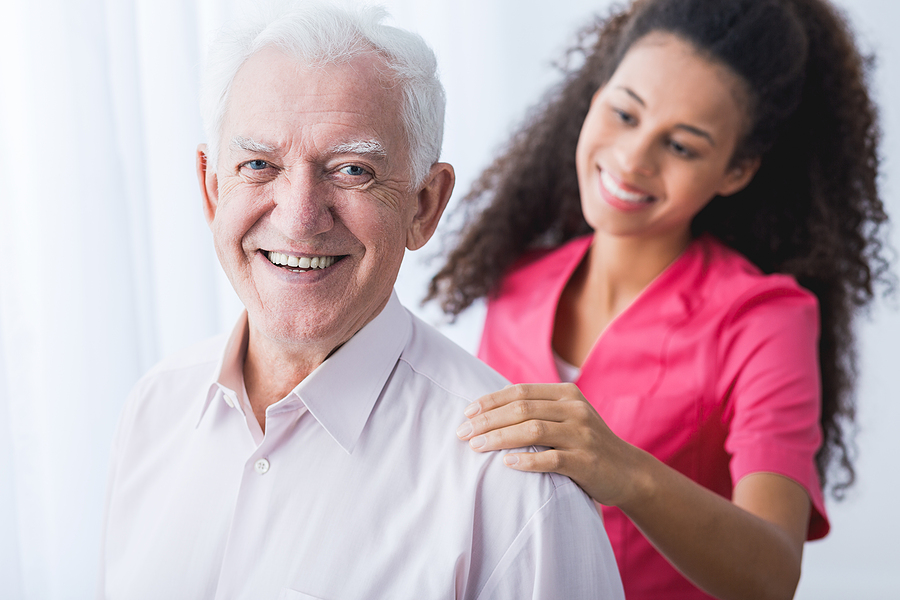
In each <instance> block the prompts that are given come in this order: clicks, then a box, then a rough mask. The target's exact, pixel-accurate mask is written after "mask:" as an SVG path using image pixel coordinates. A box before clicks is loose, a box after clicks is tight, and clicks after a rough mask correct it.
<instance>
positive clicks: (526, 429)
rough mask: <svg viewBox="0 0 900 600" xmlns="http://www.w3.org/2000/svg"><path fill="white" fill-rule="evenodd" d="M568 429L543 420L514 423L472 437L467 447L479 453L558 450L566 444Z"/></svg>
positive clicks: (568, 436) (559, 424) (560, 424)
mask: <svg viewBox="0 0 900 600" xmlns="http://www.w3.org/2000/svg"><path fill="white" fill-rule="evenodd" d="M568 429H569V428H568V427H566V426H565V425H563V424H562V423H556V422H553V421H543V420H531V421H525V422H524V423H516V424H514V425H509V426H507V427H501V428H499V429H492V430H491V431H488V432H486V433H481V434H477V435H473V436H471V437H470V439H469V446H471V447H472V449H473V450H477V451H479V452H489V451H491V450H509V449H511V448H522V447H524V446H551V447H554V448H558V447H561V446H564V445H565V444H566V441H567V438H570V437H571V436H570V435H569V434H568V433H567V432H568Z"/></svg>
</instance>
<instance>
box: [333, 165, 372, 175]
mask: <svg viewBox="0 0 900 600" xmlns="http://www.w3.org/2000/svg"><path fill="white" fill-rule="evenodd" d="M339 170H340V172H341V173H343V174H344V175H349V176H351V177H361V176H362V175H365V174H366V170H365V169H363V168H362V167H360V166H359V165H347V166H346V167H341V168H340V169H339Z"/></svg>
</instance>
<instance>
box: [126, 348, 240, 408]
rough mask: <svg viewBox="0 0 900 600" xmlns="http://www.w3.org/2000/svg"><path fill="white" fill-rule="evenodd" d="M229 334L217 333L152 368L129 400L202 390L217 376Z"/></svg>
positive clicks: (166, 358) (167, 357) (168, 357)
mask: <svg viewBox="0 0 900 600" xmlns="http://www.w3.org/2000/svg"><path fill="white" fill-rule="evenodd" d="M227 340H228V336H227V335H224V334H223V335H218V336H215V337H212V338H208V339H206V340H203V341H201V342H198V343H195V344H193V345H191V346H189V347H187V348H184V349H182V350H179V351H177V352H174V353H172V354H170V355H168V356H166V357H165V358H163V359H162V360H160V361H159V362H158V363H156V364H155V365H154V366H153V367H151V368H150V370H148V371H147V372H146V373H145V374H144V375H143V376H142V377H141V378H140V379H139V380H138V382H137V383H136V384H135V386H134V388H133V390H132V393H131V398H130V401H132V402H136V401H138V402H139V401H141V400H142V399H145V398H146V397H147V396H150V395H154V396H157V395H160V393H162V394H161V395H163V396H167V397H173V392H176V391H178V392H181V393H182V394H183V393H184V392H186V391H188V390H202V389H203V388H204V387H208V386H209V385H210V384H211V383H212V382H213V378H214V377H215V373H216V368H217V367H218V365H219V364H221V360H222V352H223V351H224V348H225V344H226V342H227Z"/></svg>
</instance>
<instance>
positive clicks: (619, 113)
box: [613, 108, 634, 125]
mask: <svg viewBox="0 0 900 600" xmlns="http://www.w3.org/2000/svg"><path fill="white" fill-rule="evenodd" d="M613 112H614V113H615V114H616V117H617V118H618V119H619V120H620V121H622V122H623V123H625V124H627V125H631V124H632V123H634V117H633V116H631V115H630V114H629V113H627V112H625V111H624V110H620V109H618V108H614V109H613Z"/></svg>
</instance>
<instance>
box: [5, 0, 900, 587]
mask: <svg viewBox="0 0 900 600" xmlns="http://www.w3.org/2000/svg"><path fill="white" fill-rule="evenodd" d="M239 4H240V5H241V8H240V10H244V9H245V8H244V5H245V4H246V3H245V2H241V3H239V2H237V0H40V1H36V2H15V1H14V0H0V598H4V599H6V598H8V599H11V600H17V599H20V598H21V599H28V600H32V599H35V600H37V599H40V600H44V599H48V600H49V599H53V600H56V599H59V600H71V599H80V598H92V597H94V595H95V583H96V582H95V579H96V572H97V559H98V548H99V531H100V521H101V513H102V505H103V495H104V486H105V477H106V468H107V458H108V449H109V444H110V441H111V438H112V434H113V429H114V427H115V423H116V420H117V417H118V414H119V411H120V410H121V407H122V403H123V401H124V398H125V395H126V394H127V392H128V390H129V389H130V387H131V386H132V385H133V383H134V382H135V381H136V380H137V378H138V377H139V376H140V375H141V373H142V372H144V371H145V370H146V369H148V368H149V367H150V366H151V365H152V364H153V363H154V362H156V361H157V360H158V359H159V358H160V357H162V356H163V355H165V354H168V353H170V352H172V351H174V350H177V349H179V348H181V347H184V346H186V345H188V344H190V343H192V342H194V341H197V340H199V339H202V338H204V337H207V336H209V335H212V334H214V333H218V332H220V331H222V330H224V329H226V328H228V327H230V326H231V324H232V323H233V320H234V318H235V316H236V315H237V313H238V311H239V309H240V306H239V304H238V302H237V300H236V298H235V297H234V294H233V293H232V292H231V289H230V287H229V285H228V283H227V281H226V280H225V278H224V276H223V275H221V272H220V269H219V267H218V264H217V262H216V259H215V256H214V253H213V250H212V245H211V240H210V236H209V233H208V230H207V227H206V224H205V223H204V222H203V218H202V214H201V212H200V205H199V196H198V194H197V182H196V178H195V175H194V150H195V148H196V145H197V143H198V142H200V141H202V137H203V136H202V131H201V124H200V117H199V113H198V110H197V85H198V73H199V69H200V65H201V64H202V59H203V48H204V47H205V45H206V43H207V41H208V39H209V37H210V35H211V33H212V32H213V31H214V30H215V29H216V28H217V27H218V26H219V25H220V24H221V23H222V22H223V21H224V20H226V19H230V18H233V17H235V16H236V15H238V14H239V13H238V10H239V7H238V5H239ZM384 4H386V5H387V6H388V8H389V9H390V10H391V12H392V13H393V14H394V15H395V17H396V19H395V20H396V22H397V23H398V24H399V25H401V26H404V27H407V28H410V29H413V30H416V31H418V32H420V33H421V34H422V35H423V37H425V39H426V40H428V41H429V43H431V44H432V45H433V46H434V47H435V49H436V51H437V53H438V58H439V61H440V64H441V68H442V73H443V80H444V82H445V85H446V87H447V92H448V98H449V104H448V118H447V134H446V138H445V152H444V155H445V159H446V160H448V161H450V162H452V163H453V164H454V165H455V166H456V168H457V174H458V177H459V183H458V187H457V195H460V194H461V193H462V192H463V191H465V189H466V187H467V185H468V184H469V183H470V182H471V181H472V179H473V177H474V176H475V175H476V174H477V171H478V169H479V168H481V167H483V166H484V165H485V164H487V162H488V161H489V159H490V157H491V155H492V154H493V153H494V152H495V151H496V150H497V147H498V145H499V144H500V143H501V142H502V141H503V140H504V138H505V137H506V136H507V135H508V133H509V131H510V129H511V127H512V126H513V125H514V124H515V123H516V122H517V121H518V120H519V119H520V118H521V116H522V114H523V111H524V109H525V107H527V106H528V105H530V104H531V103H533V102H534V101H536V99H537V98H538V96H539V94H540V92H541V91H542V90H543V89H544V88H545V87H546V86H547V85H548V84H549V83H551V82H552V81H554V79H555V75H554V72H553V70H552V69H550V68H549V64H550V62H551V60H553V59H554V58H556V57H558V56H559V55H560V53H561V50H562V49H563V48H564V47H565V43H566V41H567V40H568V39H569V38H570V34H571V32H573V31H574V30H575V29H577V28H578V27H579V26H580V25H581V24H583V23H585V22H586V19H587V15H589V14H590V13H591V12H593V11H595V10H605V7H606V6H607V5H608V4H609V2H608V1H607V0H594V1H588V0H578V1H574V0H573V1H571V2H567V3H548V2H544V1H542V0H541V1H539V0H517V1H514V0H492V1H490V2H484V1H483V0H431V1H428V2H425V1H424V0H419V1H415V0H395V1H392V2H384ZM843 4H845V5H848V6H850V8H851V9H853V11H854V12H853V13H852V15H853V16H854V17H858V18H860V19H861V20H862V21H863V22H864V23H866V24H867V26H868V27H869V29H867V30H865V32H864V33H867V34H868V38H869V40H870V42H871V39H873V38H874V39H875V40H876V42H874V43H870V44H869V46H870V47H875V48H876V49H878V50H879V52H880V53H882V63H881V65H882V67H881V70H880V71H879V72H878V73H879V79H878V83H879V86H880V87H879V91H880V93H881V94H883V95H884V96H883V97H885V98H888V97H893V98H896V97H897V95H898V94H897V92H898V89H897V86H898V85H900V75H898V74H900V66H898V57H900V48H898V47H897V45H896V42H895V41H894V40H895V37H896V36H894V35H893V34H892V32H891V30H890V29H889V26H888V24H889V23H891V22H894V23H896V22H897V21H898V20H900V15H898V14H897V8H896V6H895V5H894V3H892V2H890V1H889V0H858V1H857V2H855V3H854V2H851V1H850V0H847V1H845V2H843ZM886 11H887V12H890V11H893V12H892V13H891V14H892V15H893V18H889V17H887V16H885V12H886ZM892 86H893V87H892ZM891 90H893V92H894V93H893V95H887V94H888V93H889V92H890V91H891ZM883 105H884V107H885V110H884V113H885V118H886V124H887V126H888V128H889V129H888V132H887V135H886V142H887V143H886V145H885V149H886V154H888V153H889V152H890V150H888V148H890V149H892V150H893V155H894V156H896V154H897V151H896V150H897V146H898V144H897V139H896V136H897V133H898V130H900V125H898V113H897V111H896V110H894V109H893V108H892V107H891V106H890V105H889V104H887V103H883ZM891 164H893V165H894V166H896V164H897V163H896V160H894V161H893V162H890V159H889V162H888V167H890V165H891ZM893 171H894V172H896V168H895V169H893ZM886 172H888V173H890V172H891V170H890V169H886ZM890 181H891V180H889V179H886V185H885V188H886V189H887V190H888V191H890V188H889V184H890ZM892 181H894V182H896V181H898V180H897V178H896V177H895V178H894V179H893V180H892ZM894 185H895V186H896V185H897V184H896V183H894ZM889 201H890V202H892V203H893V208H894V212H895V213H896V212H898V211H897V204H898V202H897V198H896V195H895V196H893V197H889ZM439 248H440V240H438V241H436V242H432V244H431V245H430V247H426V249H425V250H424V251H422V253H417V254H416V255H411V256H408V257H407V262H406V263H405V265H404V269H403V271H402V272H401V276H400V279H399V281H398V290H399V292H400V295H401V298H402V299H403V300H404V301H405V302H406V303H407V304H408V305H409V306H411V307H413V308H416V309H417V310H421V309H418V308H417V307H418V302H419V300H420V299H421V297H422V295H423V293H424V289H425V282H426V280H427V277H428V275H429V273H430V272H431V271H432V270H433V267H434V265H433V264H430V263H428V262H427V261H426V260H425V259H426V258H427V257H428V256H429V255H431V254H434V253H435V251H436V250H438V249H439ZM418 254H422V256H418ZM423 314H424V315H426V317H427V318H429V319H431V320H435V319H437V318H438V317H437V316H436V314H435V311H434V309H428V310H424V311H423ZM480 318H481V316H480V312H479V310H478V309H476V310H475V311H472V312H471V313H470V314H468V315H466V316H465V317H464V318H463V319H462V321H461V323H460V324H457V326H455V327H446V326H445V327H444V329H445V331H447V332H448V333H449V334H450V335H451V337H454V338H455V339H457V340H458V341H460V342H461V343H462V344H463V345H464V346H466V347H467V348H469V349H473V348H474V346H475V343H476V341H477V338H478V329H479V327H480ZM876 318H878V319H879V323H878V327H877V328H875V327H872V328H870V329H868V330H866V331H864V333H865V336H864V341H865V343H866V345H865V346H864V348H863V351H864V354H863V369H864V375H865V376H866V377H868V378H867V379H864V386H865V390H866V394H867V397H866V402H867V403H868V404H866V405H864V406H872V405H873V403H874V405H875V406H877V407H880V408H879V409H878V410H879V411H888V413H887V414H893V415H894V416H895V417H896V416H897V415H898V411H897V408H896V406H895V405H896V404H897V403H896V402H895V400H896V397H897V395H896V392H895V391H893V386H890V387H888V382H887V381H885V380H886V379H887V377H886V376H885V375H883V374H882V375H881V376H880V377H881V378H879V375H878V373H880V372H882V371H883V370H884V369H885V368H886V367H887V365H882V363H879V360H880V358H881V357H882V356H884V355H885V354H887V352H885V351H884V350H883V349H884V348H888V347H894V351H893V356H894V357H896V346H895V342H893V341H892V340H895V339H897V338H898V337H900V322H898V320H897V319H896V314H895V313H890V314H888V313H885V314H881V313H876ZM885 360H886V359H885ZM894 360H896V358H894ZM871 365H874V367H875V368H870V366H871ZM879 369H881V371H880V370H879ZM879 402H880V403H881V404H879ZM891 410H893V413H889V411H891ZM861 413H862V416H863V417H865V416H866V415H873V416H872V417H869V419H870V421H871V426H870V427H869V428H868V429H865V428H864V435H863V436H861V438H860V445H861V446H862V449H863V452H864V453H865V452H866V448H867V447H871V448H873V449H877V452H874V453H875V454H878V453H882V454H887V453H889V452H888V450H891V449H892V450H893V451H894V453H896V451H897V450H898V448H897V447H896V443H895V442H888V441H886V440H892V439H896V438H895V437H894V436H893V433H892V432H890V431H889V430H888V428H886V427H882V428H880V429H879V426H878V422H879V420H880V419H882V418H884V416H885V414H886V413H885V412H879V413H877V414H875V413H874V412H868V413H867V412H866V410H865V409H861ZM866 423H867V422H866V421H865V420H864V425H865V424H866ZM895 423H896V420H895ZM891 443H893V444H894V445H893V446H892V447H891V448H888V446H889V445H890V444H891ZM869 459H872V457H871V456H869ZM878 460H881V461H882V462H878ZM892 465H893V463H892V462H890V461H889V459H888V458H886V457H884V456H882V458H880V459H875V460H874V462H870V463H861V465H860V467H861V473H860V475H861V476H862V477H863V480H864V482H866V483H865V485H861V486H860V487H859V488H858V489H859V492H858V494H857V496H856V498H855V499H854V501H853V502H851V503H847V504H844V505H841V506H840V507H834V508H833V511H834V512H833V520H834V522H835V528H836V531H835V534H834V535H833V536H832V537H833V538H835V537H836V538H838V539H839V540H842V539H843V540H844V541H843V542H842V545H843V544H851V545H853V544H857V545H859V546H860V548H858V549H855V550H854V554H853V555H844V554H843V553H842V552H841V549H840V548H839V547H838V546H834V548H835V549H834V550H833V551H832V550H828V548H831V546H827V544H828V543H829V542H824V543H823V544H825V545H823V546H822V547H823V548H826V551H820V552H818V554H817V552H816V549H815V548H811V549H810V551H808V554H809V555H812V561H813V562H812V563H811V562H810V561H811V559H810V556H808V558H807V562H806V564H805V568H806V574H805V575H804V581H803V582H802V583H801V592H800V594H799V595H798V596H799V597H802V596H803V594H804V593H806V594H807V596H806V597H808V598H827V597H845V595H844V593H843V590H846V589H854V590H856V591H857V592H859V593H858V594H856V596H857V597H869V598H874V597H879V596H877V595H871V593H868V594H867V593H864V592H861V591H860V590H862V589H867V590H869V592H871V591H872V590H882V591H884V592H885V594H886V595H884V596H883V597H885V598H887V597H900V579H898V576H897V575H895V574H892V571H891V570H890V569H889V567H890V565H891V564H892V562H891V561H890V560H889V558H885V556H888V557H889V556H890V554H888V551H887V550H885V551H884V552H883V553H882V552H880V551H878V550H877V546H876V549H875V550H868V549H867V548H868V547H869V546H870V545H871V544H869V543H868V542H865V541H863V540H867V539H868V538H867V537H859V535H866V532H867V531H875V532H877V533H878V535H880V536H883V537H885V538H892V537H897V536H898V535H900V524H898V519H897V518H896V517H893V516H892V515H888V514H885V515H884V519H880V518H876V517H875V516H870V515H871V514H872V513H875V514H878V513H879V511H880V510H885V512H886V509H887V506H888V505H887V498H888V497H896V495H897V494H898V493H900V490H898V488H897V485H896V484H895V483H890V478H887V477H886V478H884V480H885V481H887V482H888V483H879V481H880V477H879V473H882V472H895V471H896V468H895V466H892ZM889 469H892V470H891V471H887V470H889ZM893 480H894V481H895V480H896V478H895V477H894V478H893ZM891 486H893V487H891ZM885 521H886V522H887V523H885ZM866 528H869V529H868V530H867V529H866ZM859 530H862V534H854V533H853V532H854V531H859ZM839 532H840V533H839ZM848 532H849V533H848ZM847 535H850V536H851V537H850V538H847V537H843V538H842V537H840V536H847ZM853 535H857V536H858V537H852V536H853ZM894 566H896V565H894ZM841 569H843V570H841ZM810 573H813V574H814V575H813V576H812V578H810ZM866 574H868V575H866ZM829 576H831V577H832V579H839V580H840V579H841V578H842V577H843V579H847V578H848V577H849V578H850V585H852V588H848V587H846V586H845V587H844V588H843V590H842V588H840V586H839V583H838V584H835V583H833V582H829V581H827V578H828V577H829ZM864 576H865V577H869V579H870V580H872V577H874V578H875V580H876V583H877V587H872V586H871V585H870V586H869V588H865V585H867V584H866V583H865V582H864V581H863V577H864ZM854 578H856V579H854ZM823 581H824V582H826V583H827V585H825V584H821V585H819V583H821V582H823ZM836 585H837V587H835V586H836ZM804 590H808V591H804ZM895 592H897V594H898V595H897V596H891V595H890V594H893V593H895ZM829 594H833V595H829Z"/></svg>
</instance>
